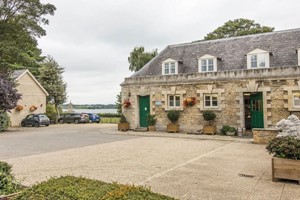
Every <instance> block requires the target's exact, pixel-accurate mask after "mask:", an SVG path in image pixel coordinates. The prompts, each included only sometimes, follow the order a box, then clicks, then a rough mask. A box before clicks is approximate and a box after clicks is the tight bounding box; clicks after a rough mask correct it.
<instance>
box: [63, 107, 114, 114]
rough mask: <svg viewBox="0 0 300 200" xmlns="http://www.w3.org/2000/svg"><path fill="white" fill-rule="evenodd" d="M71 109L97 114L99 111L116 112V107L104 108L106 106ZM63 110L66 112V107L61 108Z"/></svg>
mask: <svg viewBox="0 0 300 200" xmlns="http://www.w3.org/2000/svg"><path fill="white" fill-rule="evenodd" d="M73 111H74V112H75V113H94V114H99V113H114V114H116V113H118V111H117V109H106V108H96V109H92V108H85V109H76V108H73ZM63 112H68V109H63Z"/></svg>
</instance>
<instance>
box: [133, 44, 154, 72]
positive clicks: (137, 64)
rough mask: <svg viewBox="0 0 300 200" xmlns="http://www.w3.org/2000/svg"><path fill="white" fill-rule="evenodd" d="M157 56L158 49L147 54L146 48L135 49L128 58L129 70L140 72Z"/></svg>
mask: <svg viewBox="0 0 300 200" xmlns="http://www.w3.org/2000/svg"><path fill="white" fill-rule="evenodd" d="M156 55H157V49H155V50H153V51H151V52H145V48H144V47H142V46H140V47H135V48H134V49H133V50H132V51H131V52H130V56H129V57H128V62H129V70H130V71H135V72H136V71H139V70H140V69H141V68H142V67H143V66H144V65H145V64H147V63H148V62H149V61H150V60H151V59H152V58H154V57H155V56H156Z"/></svg>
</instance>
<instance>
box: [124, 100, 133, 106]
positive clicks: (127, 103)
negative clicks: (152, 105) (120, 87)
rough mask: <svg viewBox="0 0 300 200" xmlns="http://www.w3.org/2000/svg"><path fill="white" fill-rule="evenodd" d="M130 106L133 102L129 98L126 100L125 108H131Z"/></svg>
mask: <svg viewBox="0 0 300 200" xmlns="http://www.w3.org/2000/svg"><path fill="white" fill-rule="evenodd" d="M130 106H131V102H130V101H129V100H128V99H126V100H124V102H123V107H124V108H129V107H130Z"/></svg>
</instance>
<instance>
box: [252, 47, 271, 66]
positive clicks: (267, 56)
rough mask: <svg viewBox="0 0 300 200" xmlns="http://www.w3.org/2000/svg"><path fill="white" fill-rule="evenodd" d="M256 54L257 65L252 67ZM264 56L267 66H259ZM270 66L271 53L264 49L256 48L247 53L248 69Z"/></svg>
mask: <svg viewBox="0 0 300 200" xmlns="http://www.w3.org/2000/svg"><path fill="white" fill-rule="evenodd" d="M253 56H256V66H255V67H252V58H253ZM263 58H264V63H265V66H259V65H260V63H259V62H260V61H261V60H262V59H263ZM269 67H270V53H269V52H268V51H265V50H262V49H255V50H253V51H251V52H249V53H248V54H247V69H263V68H269Z"/></svg>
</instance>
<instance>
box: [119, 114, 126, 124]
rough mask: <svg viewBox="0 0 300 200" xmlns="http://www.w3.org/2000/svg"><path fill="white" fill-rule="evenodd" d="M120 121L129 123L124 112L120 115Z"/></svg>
mask: <svg viewBox="0 0 300 200" xmlns="http://www.w3.org/2000/svg"><path fill="white" fill-rule="evenodd" d="M120 118H121V119H120V123H128V122H127V119H126V117H125V116H124V115H123V114H122V115H121V117H120Z"/></svg>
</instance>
